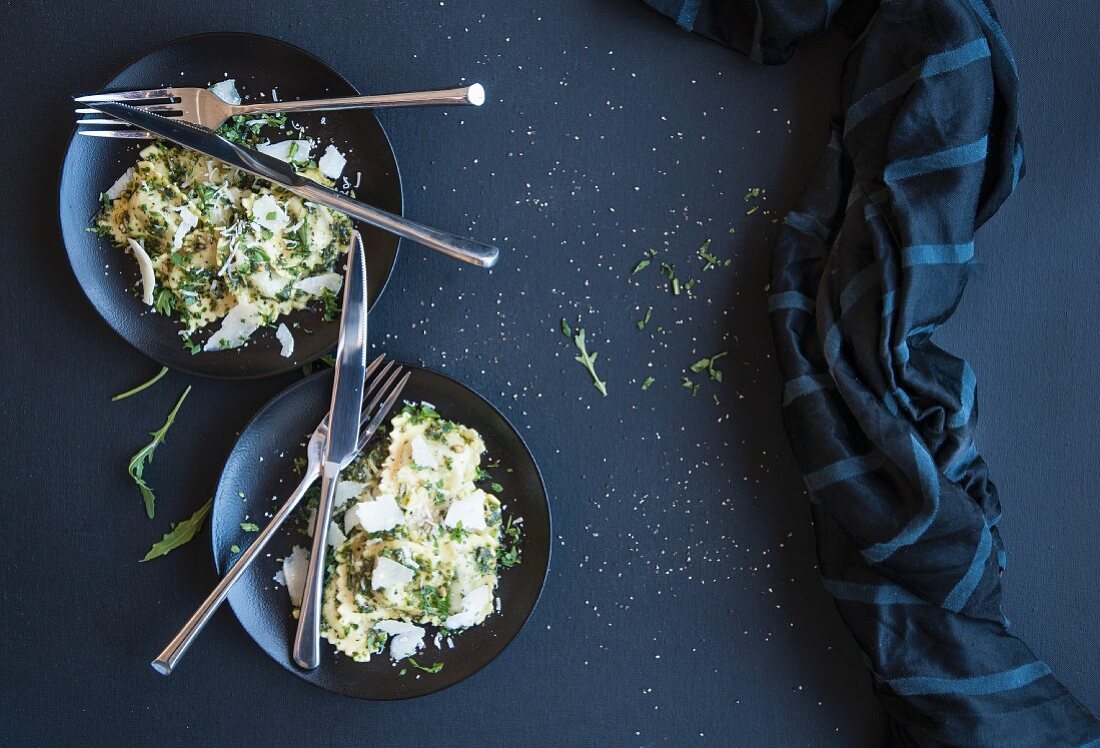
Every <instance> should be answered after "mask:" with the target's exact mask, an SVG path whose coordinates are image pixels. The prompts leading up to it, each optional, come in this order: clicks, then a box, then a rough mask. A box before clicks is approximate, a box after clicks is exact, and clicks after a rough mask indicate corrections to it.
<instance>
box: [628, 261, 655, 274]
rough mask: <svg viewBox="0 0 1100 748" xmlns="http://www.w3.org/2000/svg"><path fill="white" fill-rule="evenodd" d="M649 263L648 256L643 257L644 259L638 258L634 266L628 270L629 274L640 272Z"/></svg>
mask: <svg viewBox="0 0 1100 748" xmlns="http://www.w3.org/2000/svg"><path fill="white" fill-rule="evenodd" d="M649 263H650V261H649V259H648V258H644V259H641V260H638V264H636V265H635V266H634V269H633V270H631V271H630V274H631V275H634V274H635V273H640V272H642V271H643V270H645V269H646V268H647V267H649Z"/></svg>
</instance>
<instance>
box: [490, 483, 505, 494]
mask: <svg viewBox="0 0 1100 748" xmlns="http://www.w3.org/2000/svg"><path fill="white" fill-rule="evenodd" d="M489 488H491V489H493V493H504V486H502V485H500V484H499V483H490V484H489Z"/></svg>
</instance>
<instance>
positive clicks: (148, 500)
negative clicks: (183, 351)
mask: <svg viewBox="0 0 1100 748" xmlns="http://www.w3.org/2000/svg"><path fill="white" fill-rule="evenodd" d="M190 392H191V386H190V385H188V387H187V389H185V390H184V391H183V394H182V395H180V399H179V400H177V401H176V407H174V408H172V412H171V413H169V414H168V419H167V420H166V421H165V422H164V425H163V426H161V427H160V428H159V429H157V430H156V431H150V432H149V436H151V437H153V440H152V441H150V442H149V443H148V444H146V445H145V446H144V447H142V448H141V449H140V450H138V451H137V453H136V454H135V455H134V456H133V457H131V458H130V466H129V472H130V477H131V478H133V479H134V483H136V484H137V486H138V488H139V489H141V498H142V501H144V502H145V513H146V514H148V515H149V519H152V518H153V512H154V505H155V504H156V497H155V496H154V495H153V489H151V488H149V485H148V484H147V483H146V482H145V478H144V473H145V466H146V465H147V464H149V463H151V462H152V461H153V452H154V451H155V450H156V448H157V445H159V444H160V443H161V442H163V441H164V437H165V435H166V434H167V433H168V428H169V427H170V426H171V425H172V423H173V422H174V421H175V420H176V414H177V413H178V412H179V409H180V406H181V405H183V401H184V400H185V399H186V398H187V395H188V394H189V393H190ZM169 550H171V549H169ZM165 552H166V553H167V551H165Z"/></svg>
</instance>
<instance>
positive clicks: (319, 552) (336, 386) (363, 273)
mask: <svg viewBox="0 0 1100 748" xmlns="http://www.w3.org/2000/svg"><path fill="white" fill-rule="evenodd" d="M344 283H345V285H344V309H343V313H342V315H341V318H340V342H339V344H338V345H337V348H336V376H335V378H334V379H333V380H332V403H331V405H330V407H329V421H328V436H327V438H326V439H325V449H324V462H323V463H322V465H321V500H320V503H319V504H318V505H317V515H316V520H315V521H314V524H313V549H312V552H311V554H310V558H309V571H308V573H307V574H306V584H305V589H304V591H303V593H302V607H301V610H300V611H299V613H298V630H297V632H296V633H295V635H294V650H293V652H292V655H293V657H294V661H295V662H297V663H298V665H300V666H301V667H303V668H306V669H308V670H312V669H313V668H315V667H317V666H318V665H319V664H320V663H321V593H322V587H323V584H324V575H325V554H326V552H327V550H328V527H329V522H331V521H332V510H333V506H332V505H333V499H334V498H335V496H336V485H337V483H338V482H339V479H340V471H341V470H342V469H343V468H344V467H346V466H347V464H348V463H349V462H351V460H352V458H353V457H355V455H356V453H357V452H358V449H357V445H358V442H359V426H360V419H361V413H362V410H363V389H364V382H363V378H364V376H365V375H366V371H367V265H366V261H365V259H364V257H363V243H362V240H361V239H360V237H359V232H358V231H356V232H355V234H354V235H353V237H352V241H351V248H350V249H349V250H348V270H347V273H346V277H345V280H344Z"/></svg>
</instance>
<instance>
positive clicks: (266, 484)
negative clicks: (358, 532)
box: [211, 368, 550, 699]
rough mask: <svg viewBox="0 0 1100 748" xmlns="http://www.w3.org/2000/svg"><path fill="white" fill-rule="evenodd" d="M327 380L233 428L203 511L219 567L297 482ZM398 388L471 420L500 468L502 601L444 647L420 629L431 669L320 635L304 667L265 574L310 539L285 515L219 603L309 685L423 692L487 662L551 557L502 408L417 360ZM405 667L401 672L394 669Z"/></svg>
mask: <svg viewBox="0 0 1100 748" xmlns="http://www.w3.org/2000/svg"><path fill="white" fill-rule="evenodd" d="M331 390H332V372H331V371H326V372H324V373H317V374H314V375H312V376H309V377H306V378H305V379H304V380H302V381H301V382H299V383H298V384H295V385H294V386H292V387H290V388H289V389H287V390H286V391H284V392H283V393H281V394H280V395H278V396H277V397H276V398H275V399H274V400H272V401H271V402H270V403H268V404H267V405H265V406H264V408H263V410H261V411H260V412H259V413H258V414H256V417H255V418H253V419H252V421H251V423H249V424H248V426H247V427H246V428H245V430H244V431H243V432H242V433H241V436H240V439H238V441H237V444H236V446H234V448H233V451H232V452H231V453H230V455H229V459H228V460H227V461H226V464H225V469H224V470H223V471H222V476H221V480H220V481H219V483H218V489H217V493H216V494H215V497H214V509H213V512H212V514H211V536H212V541H213V545H214V563H215V566H216V567H217V570H218V573H219V574H222V573H224V572H225V570H226V568H228V566H229V565H231V564H232V563H233V559H234V558H235V557H236V556H237V554H234V553H233V552H232V550H231V546H233V545H237V546H238V547H240V548H242V549H243V548H245V547H246V546H247V545H248V542H249V539H250V537H254V535H250V534H249V533H246V532H244V531H242V530H241V527H240V523H241V522H244V521H246V520H247V521H251V522H256V523H258V524H262V523H263V522H264V521H265V519H266V515H267V514H268V513H271V512H273V511H274V509H276V508H277V507H278V506H279V505H281V504H282V502H283V501H284V500H285V499H286V497H287V496H288V495H289V494H290V491H291V490H292V489H293V488H294V486H295V485H297V482H298V477H297V474H296V473H295V472H294V466H293V461H294V458H295V457H304V456H305V442H306V441H307V440H308V438H309V435H310V434H311V433H312V432H313V429H314V428H315V427H316V426H317V423H318V421H320V419H321V417H322V416H323V415H324V413H325V411H326V410H327V409H328V404H329V397H330V395H331ZM402 398H403V399H406V400H409V401H411V402H419V401H427V402H430V403H432V404H433V405H435V406H436V408H437V409H438V411H439V413H440V414H441V415H442V416H443V417H444V418H447V419H450V420H453V421H458V422H459V423H463V424H465V425H467V426H470V427H472V428H475V429H477V430H478V431H479V432H480V433H481V435H482V437H483V438H484V439H485V446H486V448H487V452H486V456H485V462H488V461H490V460H499V461H500V467H499V468H496V469H490V470H489V472H490V474H491V479H492V480H493V481H495V482H497V483H499V484H500V485H501V487H502V488H503V491H502V492H501V494H500V495H501V500H502V502H503V503H504V505H505V506H506V507H507V509H506V511H507V513H509V514H512V515H514V516H516V517H522V518H523V525H522V527H523V542H522V546H521V549H522V562H521V563H520V564H519V565H517V566H514V567H512V568H511V569H501V573H500V583H499V586H498V588H497V595H498V597H499V598H500V600H501V611H500V612H498V613H493V614H492V615H491V616H489V618H487V619H486V620H485V622H484V623H482V624H481V625H479V626H475V627H474V628H472V629H470V630H468V631H466V632H465V633H463V634H461V635H459V636H456V637H455V638H454V648H453V649H448V648H447V647H446V644H444V645H443V648H442V650H438V649H436V648H435V647H434V646H433V645H432V643H431V637H432V636H433V635H434V634H433V631H432V629H431V628H429V630H428V635H427V637H425V638H426V643H425V649H424V650H422V652H421V655H420V656H417V657H416V659H417V661H418V662H420V663H421V664H429V665H430V664H432V663H435V662H442V663H444V665H443V669H442V670H441V671H440V672H438V673H434V674H428V673H421V672H419V671H418V670H416V669H414V668H412V667H409V666H408V665H407V664H405V663H402V664H400V665H397V664H394V663H393V662H392V661H391V660H390V658H389V655H388V652H384V653H382V654H380V655H378V656H376V657H374V658H373V659H371V661H370V662H367V663H360V662H355V661H353V660H352V659H350V658H348V657H345V656H344V655H341V654H337V653H336V651H335V650H334V649H333V648H332V647H331V646H330V645H329V644H328V642H327V641H325V640H322V642H321V644H322V649H323V657H322V661H321V666H320V667H318V668H317V669H316V670H313V671H306V670H302V669H300V668H298V667H297V666H296V665H295V664H294V663H293V661H292V660H291V658H290V648H291V644H292V642H293V640H294V631H295V625H296V623H295V619H294V618H293V617H292V616H291V605H290V599H289V597H288V595H287V592H286V589H285V588H284V587H282V586H280V585H278V584H276V583H275V582H274V581H272V577H274V575H275V573H276V572H277V571H278V570H279V569H280V568H282V567H281V565H280V563H279V562H278V561H277V560H276V559H282V558H284V557H286V556H287V555H289V554H290V552H291V549H292V548H293V547H294V546H295V545H300V546H302V547H304V548H308V547H309V542H308V541H309V539H308V538H307V537H306V536H305V535H303V534H302V532H301V531H300V530H299V529H298V526H297V525H298V523H295V522H294V521H293V520H292V521H291V522H289V523H288V525H294V526H292V527H288V529H287V530H285V531H284V532H281V533H279V534H278V535H277V536H276V537H275V538H273V539H272V540H271V544H270V545H269V546H268V548H267V549H266V550H265V551H264V553H263V555H262V557H261V558H259V559H257V560H256V562H255V563H254V564H253V565H252V567H251V568H249V569H248V570H247V571H246V572H245V574H244V576H243V577H242V578H241V579H240V580H239V581H238V582H237V584H236V586H235V587H234V588H233V590H232V592H231V593H230V595H229V604H230V606H231V607H232V608H233V612H234V613H236V615H237V619H238V620H239V621H240V622H241V625H243V626H244V628H245V630H246V631H247V632H248V634H249V635H250V636H251V637H252V638H253V639H255V640H256V643H257V644H259V645H260V647H262V648H263V650H264V651H265V652H267V653H268V654H269V655H271V657H272V658H273V659H274V660H275V661H276V662H278V663H279V664H280V665H282V666H283V667H285V668H286V669H287V670H289V671H291V672H292V673H294V674H295V675H297V676H298V677H299V678H304V679H305V680H307V681H309V682H310V683H313V684H314V685H317V686H320V687H321V688H325V689H328V690H330V691H335V692H337V693H341V694H345V695H347V696H355V697H357V698H362V699H405V698H410V697H414V696H424V695H425V694H429V693H432V692H434V691H438V690H440V689H442V688H446V687H447V686H450V685H453V684H455V683H457V682H458V681H460V680H462V679H463V678H466V677H468V676H470V675H472V674H473V673H474V672H476V671H477V670H479V669H481V668H482V667H484V666H485V665H487V664H488V663H489V662H490V661H491V660H492V659H493V658H494V657H496V656H497V655H498V654H500V652H501V651H503V650H504V648H505V647H506V646H507V645H508V643H509V642H510V641H512V638H513V637H515V635H516V634H518V633H519V630H520V629H521V628H522V627H523V624H524V623H525V622H526V621H527V618H528V616H529V615H530V614H531V611H532V610H533V609H534V607H535V603H536V602H537V601H538V598H539V594H540V593H541V591H542V584H543V581H544V580H545V578H546V569H547V565H548V563H549V560H550V508H549V506H548V505H547V501H546V489H545V488H544V486H543V483H542V476H540V475H539V470H538V467H537V466H536V465H535V460H534V458H533V457H532V456H531V453H530V452H528V451H527V447H526V446H525V445H524V443H523V440H522V439H521V438H520V436H519V434H518V433H517V432H516V430H515V429H514V428H513V427H512V425H511V424H509V423H508V421H507V420H506V419H505V418H504V416H503V415H501V414H500V413H499V412H498V411H497V410H496V409H495V408H494V407H493V406H492V405H490V404H489V403H488V402H487V401H485V400H484V399H482V398H481V396H480V395H478V394H477V393H475V392H473V391H472V390H470V389H469V388H467V387H465V386H463V385H461V384H459V383H458V382H456V381H454V380H453V379H449V378H447V377H445V376H443V375H441V374H436V373H433V372H430V371H426V370H424V369H418V368H413V375H412V377H411V379H410V380H409V384H408V386H407V387H406V388H405V391H404V392H403V393H402ZM483 464H484V463H483ZM507 468H511V469H512V471H511V472H508V471H507ZM242 494H243V495H244V497H245V498H244V499H242V498H241V495H242ZM403 668H404V669H406V673H405V675H401V674H400V672H401V670H402V669H403Z"/></svg>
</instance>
